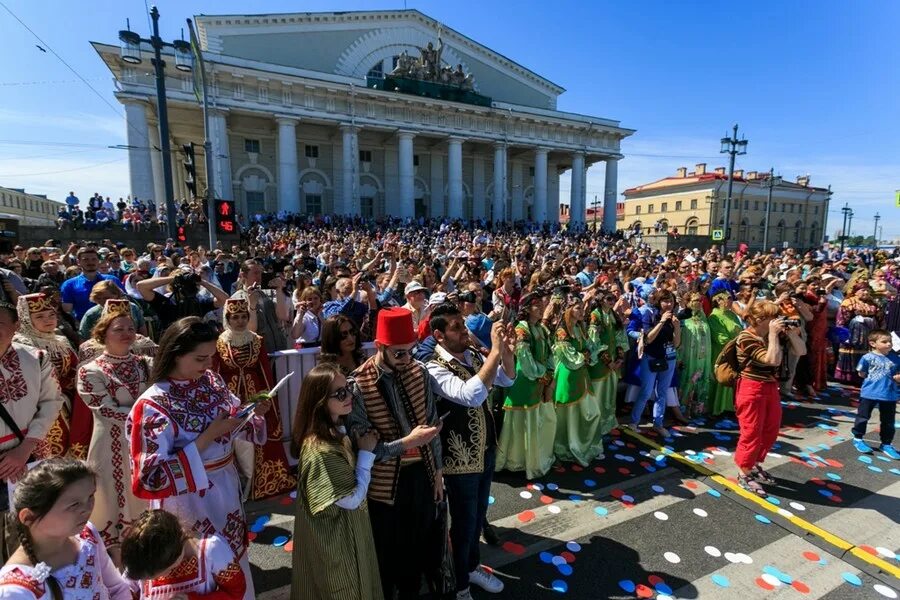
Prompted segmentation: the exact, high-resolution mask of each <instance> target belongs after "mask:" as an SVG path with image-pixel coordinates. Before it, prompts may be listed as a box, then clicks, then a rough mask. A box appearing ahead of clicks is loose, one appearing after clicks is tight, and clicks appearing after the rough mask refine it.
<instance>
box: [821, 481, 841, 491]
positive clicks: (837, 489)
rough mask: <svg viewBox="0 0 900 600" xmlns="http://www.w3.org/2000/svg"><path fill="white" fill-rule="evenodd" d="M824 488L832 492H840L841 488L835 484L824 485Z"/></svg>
mask: <svg viewBox="0 0 900 600" xmlns="http://www.w3.org/2000/svg"><path fill="white" fill-rule="evenodd" d="M825 487H827V488H828V489H829V490H831V491H832V492H840V491H841V486H839V485H838V484H836V483H826V484H825Z"/></svg>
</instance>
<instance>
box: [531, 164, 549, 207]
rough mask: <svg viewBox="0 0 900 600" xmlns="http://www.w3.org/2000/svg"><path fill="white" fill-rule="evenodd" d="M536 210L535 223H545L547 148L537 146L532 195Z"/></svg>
mask: <svg viewBox="0 0 900 600" xmlns="http://www.w3.org/2000/svg"><path fill="white" fill-rule="evenodd" d="M531 201H532V202H533V206H534V210H533V211H532V216H533V217H534V221H535V223H539V224H543V223H544V221H546V220H547V149H546V148H536V149H535V151H534V193H533V194H532V195H531Z"/></svg>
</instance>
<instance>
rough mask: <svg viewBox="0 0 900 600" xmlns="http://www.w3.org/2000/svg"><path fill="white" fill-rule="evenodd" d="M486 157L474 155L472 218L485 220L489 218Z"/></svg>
mask: <svg viewBox="0 0 900 600" xmlns="http://www.w3.org/2000/svg"><path fill="white" fill-rule="evenodd" d="M485 187H486V186H485V183H484V156H483V155H481V154H474V155H472V218H473V219H483V218H485V217H486V216H487V210H486V208H487V206H486V205H485V194H484V192H485Z"/></svg>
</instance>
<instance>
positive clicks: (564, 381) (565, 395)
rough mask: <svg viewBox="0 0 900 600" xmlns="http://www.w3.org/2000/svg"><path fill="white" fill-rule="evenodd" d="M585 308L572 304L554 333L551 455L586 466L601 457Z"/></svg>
mask: <svg viewBox="0 0 900 600" xmlns="http://www.w3.org/2000/svg"><path fill="white" fill-rule="evenodd" d="M583 320H584V307H583V306H582V303H581V300H575V301H574V302H573V303H572V304H570V305H569V307H568V308H566V310H565V312H564V313H563V319H562V323H560V325H559V328H558V329H557V330H556V343H555V344H554V345H553V357H554V360H555V361H556V372H555V374H554V378H555V379H556V393H555V394H554V399H555V402H556V441H555V443H554V444H553V451H554V454H556V458H558V459H559V460H561V461H563V462H577V463H579V464H580V465H582V466H585V467H586V466H588V465H589V464H590V462H591V461H592V460H594V459H595V458H599V457H602V455H603V442H602V440H601V436H600V403H599V402H598V400H597V397H596V396H595V395H594V394H593V391H592V390H591V377H590V375H589V374H588V366H589V365H590V359H591V352H590V350H589V349H588V339H587V334H586V333H585V331H584V324H583Z"/></svg>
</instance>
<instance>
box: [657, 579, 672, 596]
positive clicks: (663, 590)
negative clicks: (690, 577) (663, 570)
mask: <svg viewBox="0 0 900 600" xmlns="http://www.w3.org/2000/svg"><path fill="white" fill-rule="evenodd" d="M654 589H655V590H656V593H657V594H665V595H666V596H671V595H672V588H670V587H669V586H667V585H666V584H665V583H662V582H659V583H657V584H656V586H654Z"/></svg>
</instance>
